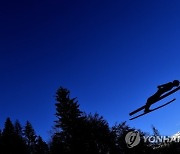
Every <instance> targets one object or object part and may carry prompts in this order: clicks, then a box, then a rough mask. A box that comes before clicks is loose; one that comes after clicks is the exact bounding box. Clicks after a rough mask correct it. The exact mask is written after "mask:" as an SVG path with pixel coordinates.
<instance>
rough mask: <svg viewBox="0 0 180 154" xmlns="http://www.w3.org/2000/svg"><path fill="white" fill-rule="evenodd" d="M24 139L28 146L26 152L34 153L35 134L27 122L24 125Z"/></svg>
mask: <svg viewBox="0 0 180 154" xmlns="http://www.w3.org/2000/svg"><path fill="white" fill-rule="evenodd" d="M24 138H25V141H26V144H27V146H28V151H30V152H32V153H34V152H35V145H36V134H35V131H34V129H33V127H32V125H31V123H30V122H29V121H27V122H26V125H25V128H24Z"/></svg>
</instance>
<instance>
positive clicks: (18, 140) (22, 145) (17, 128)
mask: <svg viewBox="0 0 180 154" xmlns="http://www.w3.org/2000/svg"><path fill="white" fill-rule="evenodd" d="M14 133H15V143H14V144H15V145H16V153H22V154H26V153H27V152H28V148H27V146H26V142H25V140H24V138H23V131H22V126H21V124H20V122H19V121H18V120H16V121H15V124H14Z"/></svg>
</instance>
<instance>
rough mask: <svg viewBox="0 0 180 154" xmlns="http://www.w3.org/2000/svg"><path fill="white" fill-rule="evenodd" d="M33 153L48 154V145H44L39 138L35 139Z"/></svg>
mask: <svg viewBox="0 0 180 154" xmlns="http://www.w3.org/2000/svg"><path fill="white" fill-rule="evenodd" d="M35 151H36V152H35V153H36V154H48V153H49V149H48V145H47V144H46V142H44V141H43V139H42V138H41V136H38V137H37V143H36V146H35Z"/></svg>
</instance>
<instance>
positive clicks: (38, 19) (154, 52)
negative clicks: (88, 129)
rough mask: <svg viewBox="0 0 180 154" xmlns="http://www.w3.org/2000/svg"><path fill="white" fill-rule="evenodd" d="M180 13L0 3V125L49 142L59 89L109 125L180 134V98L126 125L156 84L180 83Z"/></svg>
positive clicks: (86, 1)
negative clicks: (18, 126) (13, 124)
mask: <svg viewBox="0 0 180 154" xmlns="http://www.w3.org/2000/svg"><path fill="white" fill-rule="evenodd" d="M179 8H180V1H179V0H145V1H144V0H115V1H107V0H80V1H79V0H78V1H70V0H57V1H53V0H52V1H50V0H49V1H47V0H45V1H38V0H31V1H30V0H29V1H1V2H0V127H1V128H2V127H3V124H4V121H5V119H6V118H7V117H8V116H9V117H11V119H12V120H13V121H14V120H15V119H19V121H20V122H21V123H22V124H23V125H24V123H25V121H26V120H29V121H30V122H31V123H32V125H33V127H34V128H35V130H36V133H37V134H40V135H41V136H42V137H43V138H44V139H46V140H47V139H48V138H49V137H50V134H49V131H50V130H51V127H52V126H53V124H54V123H53V121H54V120H55V116H54V114H55V106H54V104H55V92H56V90H57V89H58V87H60V86H63V87H65V88H68V89H69V90H70V91H71V96H72V97H76V96H77V97H78V100H79V104H80V109H81V110H82V111H85V112H87V113H90V112H91V113H95V112H98V113H99V114H100V115H102V116H104V118H105V119H106V120H107V121H108V122H109V124H110V125H111V126H112V125H113V124H115V122H123V121H127V124H129V125H130V126H132V127H136V128H139V129H142V130H143V131H146V132H151V126H152V125H154V126H155V127H156V128H157V129H159V131H160V133H161V134H165V135H171V134H174V133H176V132H177V131H180V114H179V108H180V95H179V92H177V93H176V94H174V95H173V96H170V97H169V98H166V99H165V100H163V101H161V102H159V103H158V104H159V105H160V104H163V103H165V102H167V101H168V100H171V99H172V98H176V99H177V100H176V101H175V102H173V103H172V104H170V105H168V106H166V107H164V108H163V109H161V110H158V111H155V112H153V113H151V114H149V115H146V116H144V117H141V118H139V119H136V120H134V121H129V120H128V119H129V112H131V111H132V110H134V109H136V108H138V107H140V106H142V105H144V104H145V102H146V99H147V98H148V97H149V96H150V95H152V94H153V93H154V92H155V91H156V86H157V85H159V84H163V83H166V82H169V81H172V80H174V79H179V76H180V71H179V66H180V60H179V58H180V9H179ZM158 104H157V105H158Z"/></svg>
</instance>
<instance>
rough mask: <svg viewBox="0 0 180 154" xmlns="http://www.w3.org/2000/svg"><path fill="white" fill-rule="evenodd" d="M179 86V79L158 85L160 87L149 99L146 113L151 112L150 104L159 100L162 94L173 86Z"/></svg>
mask: <svg viewBox="0 0 180 154" xmlns="http://www.w3.org/2000/svg"><path fill="white" fill-rule="evenodd" d="M178 86H179V81H178V80H174V81H173V82H168V83H166V84H163V85H159V86H158V87H157V88H158V90H157V92H156V93H155V94H154V95H152V96H151V97H149V98H148V99H147V102H146V105H145V110H144V112H145V113H146V112H149V111H150V109H149V108H150V106H151V105H152V104H153V103H154V102H156V101H158V99H159V98H160V96H162V94H164V93H166V92H168V91H170V90H171V89H172V88H174V87H178Z"/></svg>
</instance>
